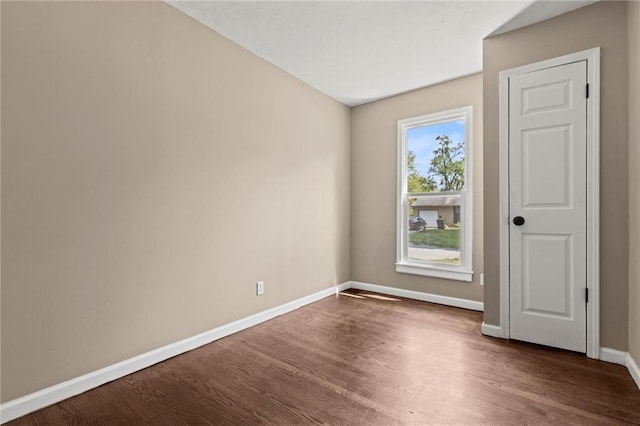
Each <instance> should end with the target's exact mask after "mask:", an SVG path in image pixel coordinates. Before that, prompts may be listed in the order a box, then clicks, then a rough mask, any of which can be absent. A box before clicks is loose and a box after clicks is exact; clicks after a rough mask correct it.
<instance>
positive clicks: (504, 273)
mask: <svg viewBox="0 0 640 426" xmlns="http://www.w3.org/2000/svg"><path fill="white" fill-rule="evenodd" d="M584 60H586V61H587V82H588V84H589V98H588V99H587V271H586V277H587V288H588V291H589V303H588V304H587V356H588V357H589V358H595V359H599V358H600V238H599V237H600V217H599V216H600V184H599V182H600V48H599V47H596V48H593V49H588V50H583V51H581V52H576V53H572V54H570V55H565V56H560V57H557V58H553V59H549V60H545V61H541V62H536V63H533V64H529V65H525V66H521V67H517V68H512V69H509V70H506V71H502V72H501V73H500V168H499V171H500V336H501V337H503V338H505V339H508V338H509V298H510V295H509V292H510V281H509V265H510V257H509V256H510V254H509V232H510V218H509V78H510V77H512V76H515V75H519V74H526V73H530V72H534V71H539V70H543V69H546V68H552V67H556V66H560V65H565V64H569V63H573V62H577V61H584Z"/></svg>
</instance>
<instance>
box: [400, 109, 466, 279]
mask: <svg viewBox="0 0 640 426" xmlns="http://www.w3.org/2000/svg"><path fill="white" fill-rule="evenodd" d="M472 113H473V109H472V107H471V106H467V107H463V108H457V109H454V110H449V111H443V112H439V113H435V114H429V115H423V116H420V117H413V118H408V119H404V120H399V121H398V205H397V208H398V215H397V261H396V271H397V272H401V273H409V274H417V275H424V276H433V277H439V278H448V279H454V280H460V281H471V280H472V277H473V272H472V269H471V265H472V262H471V261H472V259H471V247H472V246H471V244H472V241H471V238H472V223H473V222H472V213H473V212H472V205H473V204H472V182H471V176H472V164H471V158H472V156H471V135H472Z"/></svg>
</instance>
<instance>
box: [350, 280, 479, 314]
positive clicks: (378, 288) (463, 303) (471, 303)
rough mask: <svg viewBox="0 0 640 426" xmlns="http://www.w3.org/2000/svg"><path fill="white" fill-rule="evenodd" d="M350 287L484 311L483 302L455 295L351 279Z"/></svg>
mask: <svg viewBox="0 0 640 426" xmlns="http://www.w3.org/2000/svg"><path fill="white" fill-rule="evenodd" d="M350 285H351V288H356V289H358V290H366V291H374V292H376V293H383V294H388V295H390V296H398V297H406V298H407V299H415V300H422V301H423V302H431V303H438V304H440V305H447V306H453V307H456V308H464V309H471V310H473V311H480V312H482V311H484V303H482V302H476V301H475V300H467V299H459V298H457V297H449V296H440V295H437V294H431V293H422V292H420V291H413V290H404V289H401V288H396V287H387V286H383V285H377V284H369V283H363V282H359V281H351V282H350Z"/></svg>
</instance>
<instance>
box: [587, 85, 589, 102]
mask: <svg viewBox="0 0 640 426" xmlns="http://www.w3.org/2000/svg"><path fill="white" fill-rule="evenodd" d="M587 99H589V83H587Z"/></svg>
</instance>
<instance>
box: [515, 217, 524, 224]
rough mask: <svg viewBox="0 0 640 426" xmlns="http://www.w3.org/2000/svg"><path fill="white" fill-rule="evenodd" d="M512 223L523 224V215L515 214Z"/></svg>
mask: <svg viewBox="0 0 640 426" xmlns="http://www.w3.org/2000/svg"><path fill="white" fill-rule="evenodd" d="M513 224H514V225H517V226H522V225H524V217H522V216H516V217H514V218H513Z"/></svg>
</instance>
